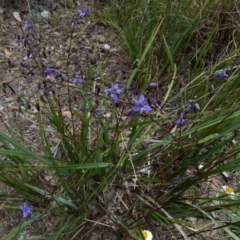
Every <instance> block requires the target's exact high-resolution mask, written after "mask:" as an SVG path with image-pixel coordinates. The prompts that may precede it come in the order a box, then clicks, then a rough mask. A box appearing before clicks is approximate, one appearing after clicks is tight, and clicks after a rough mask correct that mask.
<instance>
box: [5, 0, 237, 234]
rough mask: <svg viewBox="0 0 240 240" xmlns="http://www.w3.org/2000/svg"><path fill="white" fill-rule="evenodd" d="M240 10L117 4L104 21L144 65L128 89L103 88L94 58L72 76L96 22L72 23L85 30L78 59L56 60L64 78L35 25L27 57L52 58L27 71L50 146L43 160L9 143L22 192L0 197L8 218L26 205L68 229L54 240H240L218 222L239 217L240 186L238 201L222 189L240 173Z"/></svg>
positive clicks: (15, 182)
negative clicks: (213, 239)
mask: <svg viewBox="0 0 240 240" xmlns="http://www.w3.org/2000/svg"><path fill="white" fill-rule="evenodd" d="M236 8H237V6H236V5H234V4H233V3H225V2H224V1H201V2H195V1H187V0H186V1H177V2H176V1H165V2H159V1H156V0H153V1H141V2H138V3H136V4H135V3H132V2H131V3H129V2H125V1H115V2H114V3H109V5H107V6H105V9H104V15H103V21H104V23H108V24H109V26H110V27H111V28H112V29H113V30H114V31H117V32H118V33H119V36H120V37H119V40H121V41H120V43H122V44H121V47H122V49H123V51H124V52H125V54H126V56H127V57H128V58H129V61H130V62H132V63H134V62H135V63H134V64H133V66H134V67H133V68H132V69H129V71H130V74H129V76H128V78H127V80H125V81H123V79H117V80H115V81H114V82H108V81H107V80H106V79H101V80H100V81H99V82H97V81H96V79H95V78H93V77H94V76H95V74H99V75H100V76H104V74H103V73H104V69H103V68H102V65H101V60H103V59H99V61H98V62H96V61H93V60H92V59H90V57H89V56H90V55H89V56H88V57H89V58H88V62H87V64H82V65H81V64H79V65H78V64H77V63H76V67H77V68H78V69H80V70H81V71H78V70H76V68H75V69H74V68H73V67H72V66H70V65H71V64H69V61H71V57H70V54H71V53H70V52H71V50H72V46H73V45H74V42H75V41H77V40H76V39H75V38H74V36H76V35H77V36H78V37H80V36H81V34H83V33H84V32H85V31H88V24H87V22H84V21H83V25H80V26H81V28H80V26H78V25H77V24H75V21H78V20H77V19H78V18H79V17H80V18H84V17H85V15H84V16H79V15H77V16H76V14H77V13H75V15H73V16H71V20H70V19H68V21H69V22H71V23H74V24H72V28H71V30H69V31H70V32H69V34H70V41H69V42H68V43H69V45H68V47H67V48H66V49H65V50H66V52H62V53H61V54H57V53H53V54H54V59H57V60H61V61H62V62H64V63H62V64H60V65H59V66H60V67H58V68H56V67H55V63H56V62H54V61H51V57H50V56H48V55H51V54H50V53H49V52H48V51H47V49H45V48H42V45H41V44H43V42H44V44H46V43H47V42H48V39H47V37H46V36H44V35H41V31H39V30H38V29H37V28H36V27H35V26H34V22H31V24H32V28H29V29H28V28H26V29H24V30H23V35H24V45H25V47H26V50H27V51H28V54H29V56H30V55H32V56H34V54H35V52H34V49H36V48H39V47H41V52H40V54H41V56H40V55H39V52H38V53H37V56H36V57H35V58H34V57H33V58H32V59H29V61H28V64H25V63H24V64H23V63H22V67H23V70H24V74H25V77H26V78H28V77H30V75H31V74H32V73H33V72H34V73H36V76H37V78H38V80H39V84H38V88H39V89H38V90H37V91H36V90H35V92H36V94H35V95H36V98H34V99H35V106H36V109H37V111H35V113H34V114H33V113H31V114H33V115H34V117H35V119H36V126H37V129H38V131H39V142H40V144H39V151H38V152H37V151H33V150H32V149H31V148H30V147H29V146H26V144H24V143H20V141H19V140H17V139H16V136H15V134H14V131H13V130H11V128H10V127H8V126H6V127H7V129H8V130H9V131H8V133H7V134H6V133H3V132H0V141H1V144H2V148H1V149H0V154H1V159H0V162H1V166H2V168H4V171H1V172H0V182H1V183H4V184H5V185H6V186H9V187H11V189H12V190H13V191H12V193H11V194H9V193H7V192H5V193H3V194H1V195H0V197H1V198H2V199H4V200H5V201H6V207H7V208H9V209H10V208H15V209H18V206H17V205H16V204H13V203H14V201H11V199H13V200H16V199H18V198H19V197H21V201H28V203H29V204H31V206H33V208H32V209H31V211H32V212H33V213H34V215H35V217H34V220H33V221H35V222H37V221H40V219H41V218H42V217H43V216H44V215H45V214H49V215H50V214H52V215H53V216H58V217H60V221H59V225H57V226H56V227H55V229H54V230H53V231H52V232H51V234H49V235H48V236H46V237H48V239H53V238H54V239H55V238H56V239H74V238H79V236H81V238H84V237H91V236H93V235H94V234H99V235H98V236H99V239H100V238H103V237H104V236H105V235H104V234H105V233H104V231H106V232H107V233H109V234H111V238H112V239H114V238H115V239H122V238H123V237H131V238H133V239H141V238H142V239H144V237H143V235H142V231H143V230H144V229H148V230H150V231H151V232H152V234H153V237H154V239H160V236H161V237H163V236H164V237H173V236H174V238H175V239H179V238H180V237H181V238H183V239H188V238H189V237H198V236H201V235H202V234H207V232H208V231H211V230H212V229H213V230H218V231H220V229H221V230H222V232H224V231H225V232H226V234H225V235H224V239H225V237H227V236H231V237H233V238H234V239H238V238H237V236H236V234H235V232H234V231H235V230H233V229H232V228H231V227H229V226H230V225H231V226H236V225H237V223H238V221H235V220H234V219H230V220H229V219H227V218H226V221H222V220H223V219H220V218H219V217H218V212H220V210H222V209H227V210H228V211H230V210H231V209H234V211H239V203H238V200H237V195H238V188H237V183H236V182H232V184H234V193H235V195H233V194H232V195H230V194H229V192H225V191H224V190H223V189H222V186H221V185H220V186H218V187H215V186H214V184H213V183H212V182H211V180H212V179H216V178H222V181H224V178H223V177H222V174H225V173H226V172H231V174H233V175H234V172H235V171H238V170H239V168H240V165H239V152H240V148H239V144H237V143H238V141H239V127H240V126H239V125H240V123H239V115H240V111H239V106H238V95H239V83H238V77H239V76H238V70H239V48H238V44H239V42H238V38H237V37H236V36H238V35H239V30H238V29H237V28H236V26H235V23H234V21H233V19H234V20H235V17H236V16H237V11H236V10H237V9H236ZM110 10H111V12H110ZM229 11H231V12H233V14H231V15H229V14H228V12H229ZM72 19H74V20H75V21H72ZM93 19H94V18H93ZM82 20H83V19H82ZM49 22H50V24H51V21H49ZM53 22H54V21H52V23H53ZM80 22H81V21H80ZM126 23H128V24H126ZM79 24H82V23H79ZM69 25H71V24H69ZM228 26H229V27H228ZM80 29H81V30H80ZM229 29H233V30H234V31H233V32H234V34H233V35H229ZM225 35H227V36H228V37H227V38H223V37H222V38H221V37H220V38H219V37H218V36H225ZM36 36H37V39H38V41H37V43H36V41H35V37H36ZM49 45H50V44H49ZM95 51H98V50H96V49H95ZM99 51H102V50H101V49H99ZM108 54H109V53H108ZM91 56H93V55H91ZM107 56H108V55H107V54H105V55H104V56H103V58H104V60H105V59H106V58H107ZM66 59H67V60H66ZM136 59H137V61H136ZM36 76H35V77H36ZM93 79H94V81H93ZM119 80H121V81H119ZM39 85H40V86H39ZM8 87H11V85H8ZM39 90H40V91H39ZM136 91H138V92H139V94H135V93H136ZM21 99H22V102H21V101H20V102H21V104H20V105H21V106H25V105H26V104H25V103H27V98H26V97H25V96H23V97H21ZM24 104H25V105H24ZM21 109H22V111H24V114H26V115H27V114H29V112H28V109H26V108H25V109H23V108H21ZM233 179H235V180H236V178H233ZM213 181H214V180H213ZM225 181H226V180H225ZM226 184H227V182H226ZM226 184H224V185H226ZM9 199H10V200H9ZM19 205H20V203H19ZM19 211H20V210H19ZM193 219H194V221H193ZM202 220H203V221H202ZM209 222H210V223H211V224H210V225H209ZM31 223H32V220H27V221H26V222H24V223H23V224H22V225H20V226H19V227H18V228H16V229H14V230H12V231H11V232H10V233H8V234H7V235H6V236H5V238H4V239H10V237H12V236H16V235H17V234H18V233H19V232H20V231H22V229H24V228H26V227H27V226H28V225H30V224H31ZM213 225H214V226H213ZM222 232H221V234H222ZM105 237H106V236H105ZM108 237H109V236H108Z"/></svg>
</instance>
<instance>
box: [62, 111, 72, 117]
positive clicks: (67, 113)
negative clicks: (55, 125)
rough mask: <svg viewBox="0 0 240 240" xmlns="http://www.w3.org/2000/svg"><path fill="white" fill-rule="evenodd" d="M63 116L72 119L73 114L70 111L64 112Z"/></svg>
mask: <svg viewBox="0 0 240 240" xmlns="http://www.w3.org/2000/svg"><path fill="white" fill-rule="evenodd" d="M62 116H63V117H68V118H71V116H72V113H71V112H70V111H64V112H62Z"/></svg>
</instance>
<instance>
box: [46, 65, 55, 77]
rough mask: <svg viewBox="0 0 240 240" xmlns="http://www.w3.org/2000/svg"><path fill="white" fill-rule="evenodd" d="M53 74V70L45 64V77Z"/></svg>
mask: <svg viewBox="0 0 240 240" xmlns="http://www.w3.org/2000/svg"><path fill="white" fill-rule="evenodd" d="M53 74H54V71H53V70H52V69H51V68H50V67H49V66H48V65H47V66H46V67H45V70H44V75H45V77H48V76H51V75H53Z"/></svg>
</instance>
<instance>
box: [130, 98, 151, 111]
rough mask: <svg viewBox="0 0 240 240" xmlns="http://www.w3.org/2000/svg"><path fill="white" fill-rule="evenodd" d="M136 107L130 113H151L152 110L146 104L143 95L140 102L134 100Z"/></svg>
mask: <svg viewBox="0 0 240 240" xmlns="http://www.w3.org/2000/svg"><path fill="white" fill-rule="evenodd" d="M134 104H135V105H134V106H133V107H132V108H131V109H130V111H129V113H138V112H139V113H140V114H141V113H143V112H151V111H152V108H151V107H149V106H148V105H147V103H146V98H145V96H143V95H141V96H140V97H139V99H138V100H134Z"/></svg>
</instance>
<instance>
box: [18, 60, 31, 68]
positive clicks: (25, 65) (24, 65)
mask: <svg viewBox="0 0 240 240" xmlns="http://www.w3.org/2000/svg"><path fill="white" fill-rule="evenodd" d="M20 65H21V67H23V68H28V67H29V63H28V61H22V62H21V63H20Z"/></svg>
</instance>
